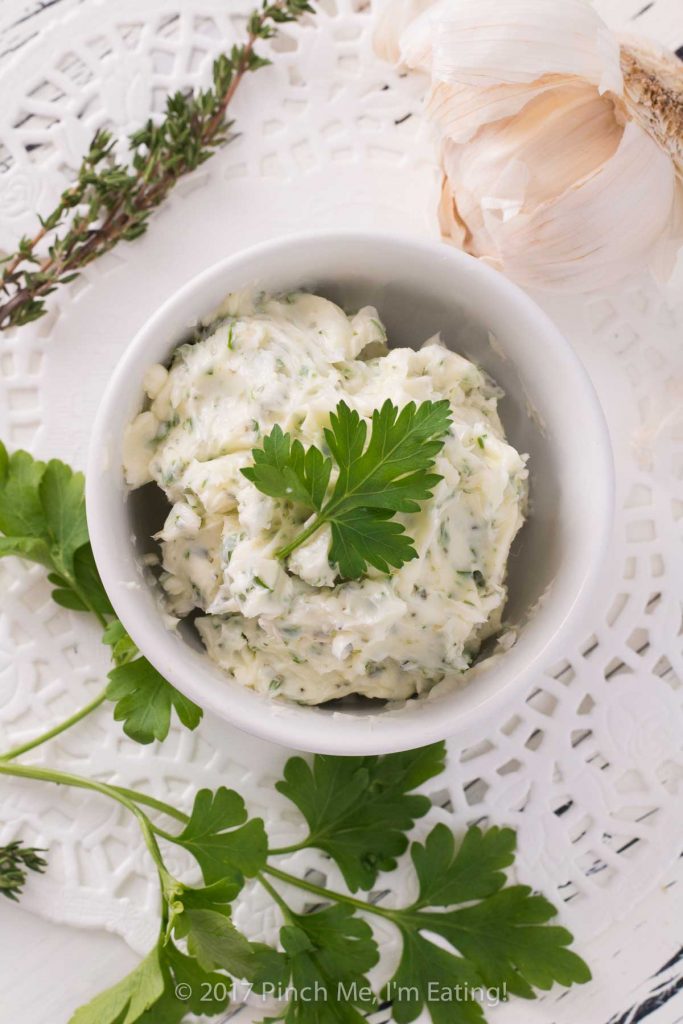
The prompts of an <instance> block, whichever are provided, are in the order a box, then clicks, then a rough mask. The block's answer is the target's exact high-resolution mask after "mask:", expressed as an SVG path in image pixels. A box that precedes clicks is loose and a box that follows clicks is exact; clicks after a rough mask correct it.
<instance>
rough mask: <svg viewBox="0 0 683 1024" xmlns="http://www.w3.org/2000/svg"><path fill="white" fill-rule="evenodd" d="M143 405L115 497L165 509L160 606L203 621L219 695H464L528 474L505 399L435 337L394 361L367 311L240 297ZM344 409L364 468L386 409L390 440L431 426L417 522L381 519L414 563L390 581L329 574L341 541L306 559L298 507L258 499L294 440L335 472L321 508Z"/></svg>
mask: <svg viewBox="0 0 683 1024" xmlns="http://www.w3.org/2000/svg"><path fill="white" fill-rule="evenodd" d="M145 388H146V391H147V394H148V396H149V403H148V408H146V409H145V411H143V412H142V413H140V415H139V416H138V417H137V418H136V419H135V421H134V422H133V423H132V424H131V426H130V427H129V428H128V430H127V433H126V437H125V442H124V465H125V471H126V477H127V481H128V483H129V485H130V486H131V487H132V488H137V487H140V486H142V485H143V484H145V483H148V482H150V481H156V483H157V484H158V486H159V487H161V489H162V490H163V491H164V493H165V494H166V496H167V498H168V501H169V503H170V505H171V509H170V512H169V514H168V517H167V519H166V522H165V524H164V526H163V529H162V530H161V531H160V532H159V534H158V535H157V539H158V541H159V543H160V547H161V556H162V568H163V571H162V575H161V585H162V587H163V590H164V593H165V598H166V602H167V605H168V607H169V609H170V610H171V611H172V613H173V614H174V615H175V616H177V617H178V618H183V617H185V616H188V615H190V614H191V613H193V614H196V612H197V611H199V615H198V617H197V618H195V625H196V627H197V629H198V631H199V633H200V635H201V637H202V639H203V641H204V644H205V646H206V649H207V652H208V654H209V656H210V657H211V658H212V659H213V660H214V661H215V662H216V663H217V664H219V665H220V666H221V668H222V669H223V670H224V671H225V672H226V674H227V675H228V676H230V677H231V678H234V679H235V680H236V681H238V682H239V683H241V684H243V685H245V686H249V687H252V688H254V689H256V690H258V691H261V692H264V693H271V694H277V695H283V696H286V697H288V698H291V699H293V700H296V701H300V702H303V703H310V704H318V703H321V702H323V701H326V700H330V699H333V698H337V697H342V696H344V695H345V694H349V693H360V694H364V695H365V696H368V697H379V698H385V699H402V698H406V697H409V696H411V695H412V694H414V693H420V692H424V691H425V690H428V689H429V688H430V687H431V686H433V685H434V684H436V683H437V682H440V681H441V680H443V679H444V678H447V677H448V678H450V677H458V676H460V675H461V674H462V673H463V672H464V671H465V670H466V669H467V668H468V666H469V665H470V663H471V661H472V659H473V658H474V657H475V655H476V653H477V651H478V650H479V647H480V645H481V642H482V640H483V639H485V638H486V637H487V636H490V635H491V634H493V633H495V632H496V631H497V630H498V629H499V627H500V622H501V614H502V610H503V606H504V603H505V598H506V588H505V575H506V565H507V559H508V555H509V550H510V545H511V543H512V540H513V539H514V537H515V534H516V533H517V531H518V530H519V528H520V526H521V525H522V522H523V519H524V509H525V502H526V492H527V469H526V464H525V457H524V456H522V455H520V454H519V453H518V452H517V451H516V450H515V449H514V448H512V447H511V446H510V445H509V444H508V443H507V442H506V440H505V434H504V431H503V428H502V426H501V423H500V420H499V418H498V414H497V411H496V406H497V401H498V398H499V397H500V391H499V390H498V389H497V388H496V387H495V386H494V385H493V384H492V383H491V381H490V380H488V379H487V378H486V376H485V375H484V374H483V373H482V371H481V370H479V369H478V368H477V367H476V366H475V365H474V364H473V363H471V362H469V361H468V360H466V359H464V358H463V357H462V356H459V355H457V354H456V353H454V352H451V351H450V350H448V349H447V348H445V347H444V346H443V345H442V344H441V343H440V341H439V339H438V337H436V338H432V339H430V340H429V341H427V342H426V343H425V344H424V345H423V346H422V347H421V348H420V349H418V350H413V349H407V348H404V349H387V348H386V332H385V330H384V327H383V325H382V323H381V322H380V320H379V317H378V314H377V311H376V310H375V309H374V308H372V307H366V308H364V309H362V310H360V311H359V312H358V313H356V314H355V315H354V316H347V315H346V314H345V313H344V312H343V311H342V310H341V309H340V308H339V307H338V306H336V305H334V304H333V303H332V302H329V301H328V300H327V299H324V298H321V297H319V296H315V295H309V294H305V293H296V294H290V295H287V296H284V297H278V298H270V297H267V296H258V297H256V298H254V297H253V296H245V295H243V294H235V295H232V296H229V297H228V299H227V300H226V301H225V303H224V304H223V306H222V307H221V309H220V310H219V312H218V319H216V320H215V321H214V322H213V323H212V324H210V325H209V326H208V327H206V328H205V330H204V331H203V332H202V334H201V335H200V336H199V338H198V340H196V341H195V342H193V343H191V344H186V345H182V346H181V347H180V348H179V349H178V350H177V351H176V352H175V354H174V358H173V361H172V363H171V366H170V368H169V369H166V368H164V367H162V366H158V365H157V366H153V367H151V368H150V370H149V371H148V373H147V375H146V378H145ZM446 402H447V403H448V407H447V408H446V407H445V404H444V403H446ZM340 403H342V404H343V407H344V408H345V409H346V410H347V413H348V419H349V423H350V424H351V427H352V431H353V430H360V432H362V431H363V426H362V424H364V425H365V431H366V436H367V440H366V441H365V444H366V451H367V448H368V447H369V446H370V445H371V444H372V436H373V433H372V432H373V430H374V429H375V426H376V424H377V423H379V417H380V414H381V413H382V412H383V411H385V410H389V412H391V410H390V409H389V407H390V406H391V405H392V403H393V408H394V412H395V417H394V419H395V420H396V421H399V420H400V418H401V416H403V420H401V422H405V423H407V422H408V420H409V419H410V417H409V416H408V412H409V411H410V409H412V410H413V412H412V414H411V415H412V416H413V420H417V419H419V417H420V416H422V417H423V419H424V417H425V416H427V414H429V416H430V417H432V420H433V425H434V430H433V432H432V435H429V437H428V436H425V444H431V445H432V447H431V448H430V452H431V453H432V454H431V455H430V460H431V461H429V463H427V462H425V463H424V466H425V467H427V468H425V469H424V474H425V476H426V475H428V476H429V484H428V485H426V484H425V485H424V487H423V493H422V492H421V493H420V495H417V494H415V497H416V498H419V500H418V501H408V507H409V508H410V509H411V511H400V510H396V511H390V512H388V513H387V518H388V516H391V517H392V518H391V523H392V524H393V525H394V526H395V531H397V532H398V533H400V535H401V536H402V537H407V540H408V541H410V542H411V544H412V548H411V551H412V553H411V554H409V555H408V556H407V557H406V558H399V559H398V567H396V563H391V564H389V565H386V564H384V566H383V567H384V571H382V568H380V567H378V566H382V565H383V561H382V559H381V558H380V559H379V560H378V559H374V561H375V562H376V563H377V564H372V561H373V559H371V558H370V559H368V560H367V562H365V563H364V567H363V568H362V569H361V568H359V565H358V564H357V563H354V562H353V561H348V562H346V563H344V562H343V560H342V559H340V558H339V557H338V556H337V557H336V559H335V558H332V557H331V553H334V538H333V537H332V534H331V529H334V523H332V527H331V526H330V523H322V524H321V525H320V526H319V528H316V529H315V530H314V531H313V532H311V534H310V536H308V538H307V539H305V541H304V542H303V543H301V536H302V535H303V533H305V532H307V531H308V530H309V529H310V526H311V523H312V521H313V518H314V517H312V516H311V509H310V508H306V505H305V501H303V499H299V500H289V499H288V497H287V496H286V494H284V495H281V496H279V497H272V496H270V495H269V494H267V493H264V492H263V490H261V489H259V486H257V485H256V484H255V482H254V476H255V474H254V467H255V466H257V464H258V463H257V462H255V456H256V459H257V460H258V459H259V455H258V452H263V451H264V450H268V442H269V439H271V438H272V437H275V438H276V439H277V440H278V444H281V441H282V438H283V437H284V436H285V435H289V443H291V444H292V445H294V444H295V442H297V441H298V442H300V446H303V449H304V450H305V451H310V450H311V449H312V448H317V449H318V450H319V453H320V459H319V461H320V463H321V464H322V462H324V461H325V460H327V461H329V462H330V463H331V466H328V468H327V470H326V472H327V473H328V477H326V481H325V486H327V487H329V490H328V491H327V492H326V493H327V494H328V497H327V499H326V500H327V501H328V503H329V501H330V500H331V497H330V496H331V495H332V494H333V491H334V488H335V486H336V485H337V482H338V480H339V474H340V473H343V472H344V466H343V462H344V457H343V454H342V457H341V468H340V464H338V463H337V462H335V460H334V459H333V458H332V457H331V454H332V455H334V454H335V453H334V451H332V453H331V451H330V442H332V445H333V447H334V436H333V434H331V433H330V427H331V424H333V423H334V417H335V415H339V410H340V408H341V405H340ZM444 409H445V410H446V411H445V414H444ZM406 410H408V412H407V411H406ZM345 415H346V414H345ZM439 415H440V416H441V421H440V422H439V423H438V424H437V420H438V417H439ZM444 415H445V420H444ZM430 422H432V421H431V420H430ZM353 424H355V427H354V426H353ZM390 426H391V424H390ZM430 437H431V440H430ZM436 438H438V440H435V439H436ZM362 447H363V446H362V445H361V449H362ZM288 451H289V449H288ZM274 457H275V456H274ZM316 458H318V456H316ZM261 462H263V458H261ZM316 465H317V463H316ZM432 468H433V472H432V471H431V470H432ZM245 471H246V472H245ZM250 477H251V479H250ZM406 479H407V478H406ZM423 483H424V481H423ZM320 486H321V487H322V485H320ZM425 488H426V489H425ZM276 490H277V488H276ZM323 493H324V488H323V490H321V491H320V495H321V503H322V495H323ZM398 508H400V506H397V509H398ZM361 511H362V510H361ZM375 511H376V510H375ZM380 525H381V524H380ZM340 566H341V569H343V568H345V567H346V569H347V571H346V572H342V571H341V569H340ZM348 570H351V571H348ZM349 576H352V577H353V578H348V577H349Z"/></svg>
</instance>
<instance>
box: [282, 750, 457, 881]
mask: <svg viewBox="0 0 683 1024" xmlns="http://www.w3.org/2000/svg"><path fill="white" fill-rule="evenodd" d="M445 756H446V749H445V745H444V744H443V743H435V744H433V745H432V746H429V747H421V748H420V749H418V750H407V751H405V752H404V753H399V754H391V755H390V756H387V757H332V756H328V755H324V754H318V755H316V756H315V757H314V758H313V763H312V765H311V764H309V763H308V762H307V761H304V759H303V758H302V757H291V758H290V759H289V760H288V762H287V764H286V765H285V771H284V779H283V780H282V781H281V782H278V783H277V785H276V788H277V789H278V790H279V792H280V793H282V794H283V795H284V796H286V797H287V798H288V799H289V800H291V801H292V803H294V804H296V806H297V807H298V808H299V810H300V811H301V813H302V814H303V816H304V818H305V819H306V821H307V823H308V827H309V834H308V836H307V837H306V839H305V840H304V841H303V842H302V843H299V844H297V848H298V847H306V846H313V847H316V848H318V849H320V850H324V851H325V853H327V854H329V856H330V857H332V858H333V860H334V861H336V863H337V865H338V866H339V868H340V870H341V872H342V874H343V875H344V880H345V882H346V884H347V885H348V887H349V889H350V890H351V891H352V892H356V890H358V889H370V888H372V886H373V885H374V883H375V881H376V879H377V875H378V874H379V872H380V871H391V870H392V869H393V868H395V867H396V858H397V857H399V856H400V855H401V854H402V853H404V852H405V850H406V849H407V846H408V840H407V838H406V835H405V833H406V832H407V831H408V830H409V829H411V828H412V827H413V824H414V823H415V821H416V819H417V818H421V817H422V816H423V815H425V814H426V813H427V811H428V810H429V808H430V806H431V803H430V800H429V798H428V797H426V796H420V795H419V794H416V793H412V792H411V790H413V789H415V788H416V787H417V786H419V785H421V784H422V783H423V782H426V781H427V780H428V779H431V778H432V777H433V776H434V775H438V774H439V772H441V771H442V770H443V765H444V760H445Z"/></svg>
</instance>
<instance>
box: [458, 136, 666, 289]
mask: <svg viewBox="0 0 683 1024" xmlns="http://www.w3.org/2000/svg"><path fill="white" fill-rule="evenodd" d="M470 145H471V144H470ZM465 148H466V147H461V146H459V145H457V144H454V143H450V142H448V141H446V143H445V145H444V153H443V162H444V170H445V171H446V174H447V176H448V180H449V186H450V189H451V190H452V194H454V195H455V196H457V206H456V205H455V203H452V209H451V217H450V220H451V223H452V224H454V225H455V228H454V234H455V236H456V237H457V235H458V233H461V231H462V227H464V228H465V238H466V241H465V247H466V249H467V250H468V251H469V252H472V253H474V254H475V255H483V254H485V255H486V256H488V257H490V258H491V259H493V260H494V261H495V262H496V264H497V265H498V266H499V267H500V268H501V269H502V270H503V271H504V272H505V273H506V274H508V275H509V276H510V277H511V278H513V280H515V281H517V282H518V283H520V284H522V285H524V286H526V287H530V288H540V289H551V290H555V289H558V288H559V289H570V290H573V291H588V292H589V291H593V290H595V289H598V288H602V287H608V286H610V285H612V284H614V283H616V282H617V281H619V280H621V279H623V278H625V277H627V276H629V275H630V274H631V273H633V272H635V271H637V270H638V269H642V266H643V259H644V257H645V258H646V259H649V260H650V262H655V261H657V260H658V259H660V258H661V255H662V246H664V245H665V243H666V239H667V237H668V235H669V230H668V229H669V227H670V224H671V218H672V214H673V211H674V210H675V208H676V207H675V198H676V182H675V175H674V170H673V165H672V163H671V160H670V159H669V158H668V156H667V155H666V154H665V153H664V152H662V150H661V149H660V148H659V147H658V146H657V144H656V143H655V142H654V141H653V139H651V138H650V136H649V135H648V134H647V133H646V132H645V131H644V130H643V129H642V128H641V127H640V126H639V125H637V124H635V123H633V122H631V123H629V124H627V125H626V127H625V128H624V131H623V135H622V137H621V140H620V142H619V145H618V146H617V148H616V150H615V152H614V154H613V155H612V156H611V157H610V158H609V159H607V160H606V161H605V163H604V164H603V165H602V166H601V167H600V168H599V169H598V170H597V171H595V172H594V173H591V174H590V175H589V176H588V177H587V178H585V179H584V180H582V181H579V182H577V183H575V184H574V185H573V186H572V187H571V188H569V189H568V190H567V191H565V192H564V194H562V195H558V196H557V197H556V198H554V199H549V200H547V201H546V202H543V203H542V204H541V205H540V206H537V207H536V208H535V209H533V210H532V211H531V212H529V211H527V210H524V209H522V208H520V209H519V212H518V213H516V214H515V215H513V216H507V217H506V216H505V215H504V211H501V209H500V208H496V204H495V202H493V203H492V202H491V197H490V196H487V195H484V194H483V192H482V190H481V189H482V186H481V185H478V184H477V182H476V181H473V180H472V178H471V176H468V175H467V174H466V171H467V170H468V168H467V167H463V160H462V158H463V153H464V152H465ZM467 148H469V147H467ZM469 170H470V171H471V170H472V168H469ZM483 187H484V188H485V186H483ZM447 212H448V207H447V204H445V203H444V200H443V197H442V204H441V217H442V225H444V226H445V227H446V229H447V230H449V224H448V220H447V219H446V215H447ZM458 222H459V223H458ZM461 226H462V227H461Z"/></svg>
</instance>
